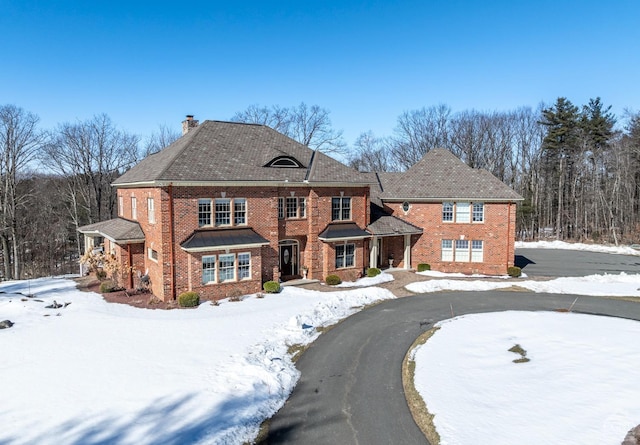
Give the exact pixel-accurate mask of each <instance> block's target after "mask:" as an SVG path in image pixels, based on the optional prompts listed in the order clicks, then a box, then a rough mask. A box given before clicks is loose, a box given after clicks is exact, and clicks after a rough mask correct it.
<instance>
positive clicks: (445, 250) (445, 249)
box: [440, 239, 455, 263]
mask: <svg viewBox="0 0 640 445" xmlns="http://www.w3.org/2000/svg"><path fill="white" fill-rule="evenodd" d="M444 241H449V242H450V243H451V247H449V248H445V247H444V246H443V243H444ZM445 252H447V253H448V254H449V256H450V259H444V253H445ZM454 259H455V256H454V255H453V240H450V239H447V240H445V239H443V240H441V241H440V261H442V262H447V263H451V262H453V260H454Z"/></svg>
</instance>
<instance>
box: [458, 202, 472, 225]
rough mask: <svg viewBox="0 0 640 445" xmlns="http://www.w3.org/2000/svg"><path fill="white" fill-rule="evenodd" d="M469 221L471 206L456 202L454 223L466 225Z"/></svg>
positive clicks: (466, 203)
mask: <svg viewBox="0 0 640 445" xmlns="http://www.w3.org/2000/svg"><path fill="white" fill-rule="evenodd" d="M470 221H471V205H470V204H469V203H468V202H456V222H457V223H468V222H470Z"/></svg>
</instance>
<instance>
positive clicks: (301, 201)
mask: <svg viewBox="0 0 640 445" xmlns="http://www.w3.org/2000/svg"><path fill="white" fill-rule="evenodd" d="M298 207H299V208H300V218H306V217H307V198H298Z"/></svg>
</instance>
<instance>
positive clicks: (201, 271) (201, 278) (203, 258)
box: [200, 255, 218, 286]
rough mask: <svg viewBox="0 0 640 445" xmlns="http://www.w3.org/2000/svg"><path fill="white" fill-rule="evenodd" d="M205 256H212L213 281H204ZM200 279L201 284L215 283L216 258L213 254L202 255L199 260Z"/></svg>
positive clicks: (216, 274) (216, 278)
mask: <svg viewBox="0 0 640 445" xmlns="http://www.w3.org/2000/svg"><path fill="white" fill-rule="evenodd" d="M205 258H207V259H208V258H213V281H206V282H205V281H204V268H203V266H204V260H205ZM200 275H201V277H200V281H201V282H202V285H203V286H207V285H209V284H216V283H217V282H218V258H217V257H216V256H215V255H204V256H203V257H202V259H201V260H200Z"/></svg>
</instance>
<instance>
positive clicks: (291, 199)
mask: <svg viewBox="0 0 640 445" xmlns="http://www.w3.org/2000/svg"><path fill="white" fill-rule="evenodd" d="M306 217H307V198H306V197H302V196H288V197H286V198H284V197H280V198H278V219H285V218H286V219H301V218H306Z"/></svg>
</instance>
